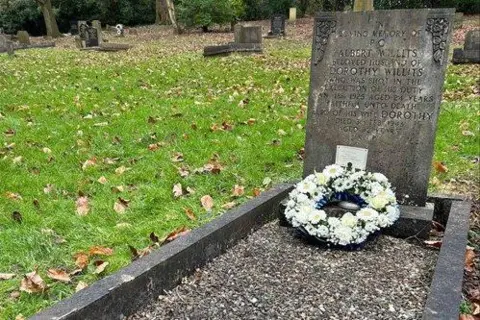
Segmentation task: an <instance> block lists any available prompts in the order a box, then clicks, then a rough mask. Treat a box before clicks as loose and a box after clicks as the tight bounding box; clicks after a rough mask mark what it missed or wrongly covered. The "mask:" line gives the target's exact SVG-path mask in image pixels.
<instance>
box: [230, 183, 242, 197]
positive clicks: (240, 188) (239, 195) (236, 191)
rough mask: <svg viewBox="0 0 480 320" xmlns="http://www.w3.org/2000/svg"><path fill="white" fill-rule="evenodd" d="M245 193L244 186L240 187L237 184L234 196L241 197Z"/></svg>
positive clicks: (233, 192)
mask: <svg viewBox="0 0 480 320" xmlns="http://www.w3.org/2000/svg"><path fill="white" fill-rule="evenodd" d="M244 193H245V187H244V186H239V185H238V184H236V185H235V186H234V187H233V190H232V196H234V197H241V196H242V195H243V194H244Z"/></svg>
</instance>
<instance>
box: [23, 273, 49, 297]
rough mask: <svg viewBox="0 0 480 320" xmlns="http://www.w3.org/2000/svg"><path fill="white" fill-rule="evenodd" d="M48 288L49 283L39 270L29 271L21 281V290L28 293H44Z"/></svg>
mask: <svg viewBox="0 0 480 320" xmlns="http://www.w3.org/2000/svg"><path fill="white" fill-rule="evenodd" d="M47 288H48V287H47V284H46V283H45V281H43V279H42V278H41V277H40V275H39V274H38V273H37V270H35V271H32V272H30V273H27V274H26V275H25V276H24V277H23V279H22V282H21V283H20V291H25V292H27V293H38V292H41V293H43V292H44V291H45V290H47Z"/></svg>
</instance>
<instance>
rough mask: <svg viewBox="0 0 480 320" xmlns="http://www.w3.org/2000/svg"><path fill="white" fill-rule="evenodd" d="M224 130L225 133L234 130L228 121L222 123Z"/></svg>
mask: <svg viewBox="0 0 480 320" xmlns="http://www.w3.org/2000/svg"><path fill="white" fill-rule="evenodd" d="M222 129H223V130H225V131H231V130H233V125H232V124H231V123H229V122H227V121H223V122H222Z"/></svg>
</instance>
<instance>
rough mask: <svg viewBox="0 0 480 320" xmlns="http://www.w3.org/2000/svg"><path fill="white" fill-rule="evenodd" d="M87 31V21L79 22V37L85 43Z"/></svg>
mask: <svg viewBox="0 0 480 320" xmlns="http://www.w3.org/2000/svg"><path fill="white" fill-rule="evenodd" d="M87 29H88V24H87V21H78V36H79V37H80V39H82V40H83V41H85V39H86V38H87Z"/></svg>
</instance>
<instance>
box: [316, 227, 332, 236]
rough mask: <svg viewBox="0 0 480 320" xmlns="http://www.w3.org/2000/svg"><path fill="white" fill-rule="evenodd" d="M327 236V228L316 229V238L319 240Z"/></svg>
mask: <svg viewBox="0 0 480 320" xmlns="http://www.w3.org/2000/svg"><path fill="white" fill-rule="evenodd" d="M328 235H329V232H328V228H327V227H326V226H323V225H322V226H318V227H317V237H320V238H327V237H328Z"/></svg>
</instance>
